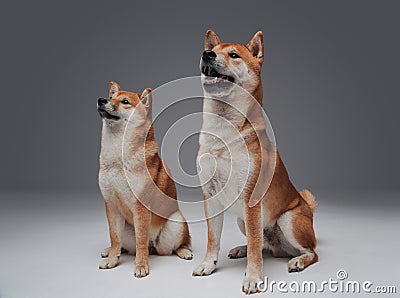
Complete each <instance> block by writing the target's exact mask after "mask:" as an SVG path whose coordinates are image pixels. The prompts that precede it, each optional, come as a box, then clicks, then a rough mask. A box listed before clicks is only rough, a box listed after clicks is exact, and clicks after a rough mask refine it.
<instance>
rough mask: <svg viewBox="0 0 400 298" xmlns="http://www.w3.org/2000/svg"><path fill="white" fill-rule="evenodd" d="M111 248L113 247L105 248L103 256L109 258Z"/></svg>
mask: <svg viewBox="0 0 400 298" xmlns="http://www.w3.org/2000/svg"><path fill="white" fill-rule="evenodd" d="M110 248H111V247H107V248H105V249H103V251H102V252H101V257H102V258H107V257H108V254H109V253H110Z"/></svg>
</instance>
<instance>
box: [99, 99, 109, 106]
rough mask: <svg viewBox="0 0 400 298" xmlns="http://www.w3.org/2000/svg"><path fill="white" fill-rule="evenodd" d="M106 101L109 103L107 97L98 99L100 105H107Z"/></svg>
mask: <svg viewBox="0 0 400 298" xmlns="http://www.w3.org/2000/svg"><path fill="white" fill-rule="evenodd" d="M106 103H107V99H105V98H99V99H98V100H97V104H98V105H99V106H102V105H105V104H106Z"/></svg>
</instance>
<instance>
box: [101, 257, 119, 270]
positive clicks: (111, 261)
mask: <svg viewBox="0 0 400 298" xmlns="http://www.w3.org/2000/svg"><path fill="white" fill-rule="evenodd" d="M118 259H119V258H118V257H108V258H107V259H105V260H104V261H103V262H101V264H100V265H99V268H100V269H111V268H114V267H116V266H117V265H118Z"/></svg>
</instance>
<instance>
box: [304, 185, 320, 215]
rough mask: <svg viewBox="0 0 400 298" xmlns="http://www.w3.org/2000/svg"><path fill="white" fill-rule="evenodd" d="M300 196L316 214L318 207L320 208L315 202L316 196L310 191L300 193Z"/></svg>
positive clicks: (305, 190)
mask: <svg viewBox="0 0 400 298" xmlns="http://www.w3.org/2000/svg"><path fill="white" fill-rule="evenodd" d="M300 195H301V196H302V197H303V199H304V200H305V201H306V202H307V204H308V206H309V207H310V209H311V211H312V212H314V211H315V209H317V207H318V204H317V202H315V196H314V195H313V194H312V193H311V192H310V191H309V190H308V189H303V190H302V191H301V192H300Z"/></svg>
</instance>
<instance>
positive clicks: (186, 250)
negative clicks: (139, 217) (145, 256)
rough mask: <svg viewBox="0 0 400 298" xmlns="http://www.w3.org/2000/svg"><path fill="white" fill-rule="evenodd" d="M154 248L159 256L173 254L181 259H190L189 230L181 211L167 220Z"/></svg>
mask: <svg viewBox="0 0 400 298" xmlns="http://www.w3.org/2000/svg"><path fill="white" fill-rule="evenodd" d="M154 248H155V249H156V251H157V254H159V255H170V254H172V253H174V252H175V253H176V254H177V255H178V257H180V258H182V259H185V260H191V259H192V256H193V255H192V251H191V240H190V235H189V228H188V224H187V222H186V220H185V218H184V217H183V215H182V213H181V211H179V210H178V211H176V212H175V213H173V214H172V215H171V216H170V217H169V218H168V221H167V222H166V223H165V225H164V226H163V227H162V229H161V231H160V234H159V235H158V237H157V241H156V243H155V247H154Z"/></svg>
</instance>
